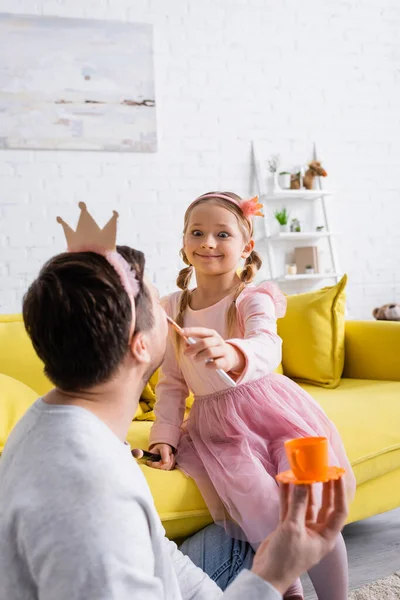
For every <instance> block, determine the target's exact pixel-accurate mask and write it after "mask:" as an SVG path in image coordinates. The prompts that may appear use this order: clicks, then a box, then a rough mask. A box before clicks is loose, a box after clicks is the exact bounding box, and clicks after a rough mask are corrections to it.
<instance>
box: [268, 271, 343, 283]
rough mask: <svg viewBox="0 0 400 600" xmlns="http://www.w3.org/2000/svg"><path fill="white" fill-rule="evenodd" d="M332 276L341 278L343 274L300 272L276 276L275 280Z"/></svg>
mask: <svg viewBox="0 0 400 600" xmlns="http://www.w3.org/2000/svg"><path fill="white" fill-rule="evenodd" d="M331 277H334V278H335V279H340V277H341V275H340V274H339V273H313V274H312V275H311V274H310V275H307V273H300V274H299V275H282V277H276V278H275V281H280V282H283V281H305V280H307V279H329V278H331Z"/></svg>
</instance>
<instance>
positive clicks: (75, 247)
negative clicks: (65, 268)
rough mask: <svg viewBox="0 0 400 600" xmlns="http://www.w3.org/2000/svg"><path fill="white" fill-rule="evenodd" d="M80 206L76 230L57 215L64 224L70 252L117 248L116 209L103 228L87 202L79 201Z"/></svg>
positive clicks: (105, 250) (59, 221)
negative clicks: (87, 206)
mask: <svg viewBox="0 0 400 600" xmlns="http://www.w3.org/2000/svg"><path fill="white" fill-rule="evenodd" d="M78 206H79V208H80V209H81V214H80V217H79V221H78V225H77V228H76V231H74V230H73V229H72V228H71V227H70V226H69V225H68V223H66V222H65V221H64V220H63V219H62V218H61V217H57V222H58V223H60V224H61V225H62V226H63V229H64V234H65V238H66V240H67V247H68V250H69V251H70V252H83V251H84V250H85V248H87V249H88V250H90V249H93V250H94V249H97V251H103V252H107V251H113V250H115V249H116V240H117V219H118V213H117V212H116V211H115V210H114V211H113V216H112V217H111V219H110V220H109V221H108V223H107V224H106V225H105V226H104V228H103V229H100V227H99V226H98V225H97V223H96V221H95V220H94V219H93V217H92V215H91V214H90V213H89V212H88V210H87V208H86V204H85V203H84V202H79V205H78Z"/></svg>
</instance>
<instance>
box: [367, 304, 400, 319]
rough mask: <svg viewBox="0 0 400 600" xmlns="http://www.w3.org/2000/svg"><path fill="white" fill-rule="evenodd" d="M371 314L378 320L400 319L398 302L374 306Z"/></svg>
mask: <svg viewBox="0 0 400 600" xmlns="http://www.w3.org/2000/svg"><path fill="white" fill-rule="evenodd" d="M372 315H373V316H374V317H375V319H377V320H378V321H400V304H384V305H383V306H381V307H380V308H374V310H373V311H372Z"/></svg>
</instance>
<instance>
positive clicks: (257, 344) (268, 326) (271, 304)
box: [226, 283, 286, 383]
mask: <svg viewBox="0 0 400 600" xmlns="http://www.w3.org/2000/svg"><path fill="white" fill-rule="evenodd" d="M285 307H286V300H285V297H284V296H283V294H282V293H281V292H280V291H279V289H278V288H277V287H276V286H275V285H274V284H271V283H265V284H261V285H259V286H258V287H256V288H248V289H247V290H245V291H244V292H243V293H242V295H241V296H239V298H238V301H237V313H238V320H239V324H240V325H241V326H242V328H243V330H244V335H243V339H240V338H234V339H230V340H226V341H227V342H228V343H229V344H231V345H232V346H234V347H236V348H237V349H238V350H240V351H241V352H242V354H243V356H244V357H245V363H246V364H245V366H244V369H243V371H242V373H241V374H240V377H239V378H238V379H237V382H238V383H244V382H245V381H250V380H255V379H259V378H261V377H264V376H265V375H268V374H269V373H272V372H273V371H274V370H275V369H276V368H277V367H278V366H279V364H280V362H281V360H282V340H281V338H280V337H279V336H278V334H277V327H276V320H277V318H279V317H281V316H283V315H284V314H285Z"/></svg>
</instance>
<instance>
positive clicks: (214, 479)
mask: <svg viewBox="0 0 400 600" xmlns="http://www.w3.org/2000/svg"><path fill="white" fill-rule="evenodd" d="M179 298H180V292H178V293H175V294H171V295H170V296H168V297H167V298H166V299H165V300H164V307H165V309H166V311H167V313H168V315H170V316H171V317H172V318H174V317H175V316H176V314H177V312H178V307H179ZM232 298H233V297H232V296H228V297H226V298H224V299H223V300H221V301H220V302H218V303H217V304H214V305H213V306H210V307H209V308H205V309H203V310H197V311H194V310H192V309H190V308H188V309H187V311H186V314H185V327H192V326H193V327H194V326H201V327H207V328H209V329H215V330H217V331H218V332H219V333H220V335H221V336H222V337H223V338H224V339H227V335H226V334H227V332H226V316H227V311H228V309H229V306H230V303H231V302H232ZM236 305H237V313H238V323H237V331H235V335H234V337H233V338H231V339H229V343H230V344H233V345H234V346H236V347H237V348H239V349H240V350H241V351H242V352H243V354H244V356H245V357H246V367H245V370H244V372H243V374H242V376H241V378H240V379H239V380H238V382H237V383H238V385H237V387H236V388H233V389H232V388H228V389H226V387H225V384H224V383H223V382H222V381H221V380H220V378H219V377H218V375H217V373H215V372H214V371H211V370H210V369H208V368H207V367H206V366H205V365H204V364H199V363H194V362H193V360H192V359H190V358H188V357H186V356H184V355H183V354H182V353H180V357H179V364H178V361H177V358H176V352H175V346H174V341H173V334H172V333H170V337H169V340H168V347H167V353H166V357H165V361H164V363H163V366H162V368H161V375H160V379H159V383H158V385H157V389H156V395H157V403H156V408H155V413H156V422H155V423H154V425H153V428H152V431H151V435H150V444H155V443H160V442H164V443H168V444H170V445H171V446H173V447H175V448H177V449H178V451H177V456H176V458H177V464H178V467H179V468H180V469H182V471H184V472H185V473H186V474H188V475H190V476H191V477H193V479H194V480H195V481H196V483H197V485H198V487H199V489H200V491H201V493H202V495H203V497H204V500H205V501H206V503H207V506H208V508H209V510H210V513H211V515H212V517H213V519H214V521H215V522H216V523H218V524H220V525H223V526H224V527H225V529H226V531H227V532H228V533H229V534H230V535H231V536H232V537H235V538H237V539H247V540H248V541H249V542H251V543H253V544H258V543H259V542H260V541H262V540H263V539H265V537H266V535H268V533H270V532H271V531H272V530H274V529H275V527H276V525H277V523H278V519H279V488H278V485H277V483H276V480H275V475H276V474H277V473H278V472H280V471H283V470H286V469H288V468H289V466H288V464H287V459H286V455H285V451H284V445H283V443H284V441H285V440H287V439H290V438H294V437H305V436H326V437H327V438H328V440H329V446H330V465H335V466H336V465H337V466H341V467H344V468H345V469H346V476H345V477H346V484H347V489H348V494H349V496H352V495H353V494H354V490H355V479H354V475H353V472H352V469H351V466H350V464H349V461H348V459H347V456H346V453H345V450H344V448H343V444H342V441H341V439H340V436H339V433H338V431H337V429H336V427H335V426H334V425H333V423H332V422H331V421H330V420H329V419H328V417H327V416H326V415H325V413H324V411H323V410H322V409H321V408H320V406H319V405H318V404H317V402H316V401H315V400H314V399H313V398H312V397H311V396H310V395H309V394H307V393H306V392H305V391H304V390H303V389H302V388H301V387H300V386H298V385H297V384H296V383H294V382H293V381H291V380H290V379H288V378H287V377H284V376H283V375H278V374H276V373H274V370H275V369H276V368H277V367H278V365H279V364H280V362H281V345H282V341H281V339H280V338H279V336H278V335H277V333H276V319H277V318H279V317H283V316H284V314H285V311H286V299H285V297H284V295H283V294H282V293H281V292H280V290H279V289H278V288H277V286H275V285H274V284H272V283H263V284H261V285H259V286H257V287H256V286H248V287H247V288H246V289H245V290H244V291H243V292H242V293H241V295H240V296H239V298H238V299H237V301H236ZM189 389H190V390H192V391H193V393H194V395H195V401H194V403H193V407H192V408H191V411H190V416H189V418H188V420H187V421H185V422H183V419H184V412H185V400H186V398H187V396H188V390H189Z"/></svg>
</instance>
